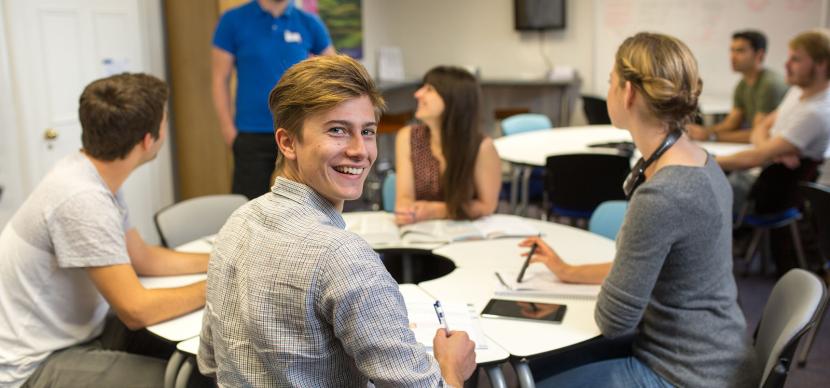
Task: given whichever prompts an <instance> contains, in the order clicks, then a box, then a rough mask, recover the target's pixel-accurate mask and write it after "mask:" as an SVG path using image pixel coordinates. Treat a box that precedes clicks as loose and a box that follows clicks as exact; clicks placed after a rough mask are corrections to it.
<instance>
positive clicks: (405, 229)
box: [346, 213, 539, 246]
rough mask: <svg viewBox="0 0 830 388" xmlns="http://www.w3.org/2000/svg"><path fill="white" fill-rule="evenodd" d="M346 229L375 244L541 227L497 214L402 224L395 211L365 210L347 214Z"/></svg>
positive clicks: (512, 233)
mask: <svg viewBox="0 0 830 388" xmlns="http://www.w3.org/2000/svg"><path fill="white" fill-rule="evenodd" d="M346 229H348V230H350V231H352V232H354V233H357V234H358V235H360V236H361V237H363V238H364V239H366V241H368V242H369V243H370V244H372V245H373V246H377V245H391V244H400V243H450V242H454V241H464V240H484V239H491V238H500V237H529V236H536V235H538V234H539V231H538V230H537V229H536V228H534V227H533V226H532V225H530V224H529V223H528V222H526V221H524V220H523V219H522V218H521V217H517V216H512V215H506V214H494V215H491V216H487V217H482V218H480V219H478V220H475V221H451V220H430V221H422V222H418V223H415V224H410V225H404V226H401V227H398V226H397V225H395V216H394V215H393V214H391V213H365V214H361V215H359V216H353V217H348V218H347V225H346Z"/></svg>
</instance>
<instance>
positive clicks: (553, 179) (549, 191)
mask: <svg viewBox="0 0 830 388" xmlns="http://www.w3.org/2000/svg"><path fill="white" fill-rule="evenodd" d="M630 171H631V161H630V158H629V157H628V156H625V155H616V154H601V153H596V154H593V153H586V154H564V155H554V156H549V157H548V158H547V162H546V164H545V194H546V201H548V202H549V204H550V206H548V207H547V209H549V210H548V211H549V212H550V214H551V215H552V216H555V217H565V218H568V219H577V220H578V219H588V218H590V217H591V214H592V213H593V212H594V209H596V208H597V206H599V204H600V203H603V202H605V201H611V200H624V199H625V193H623V190H622V184H623V181H625V178H626V177H627V176H628V173H629V172H630Z"/></svg>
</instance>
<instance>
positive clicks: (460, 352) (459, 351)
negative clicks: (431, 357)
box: [432, 329, 476, 387]
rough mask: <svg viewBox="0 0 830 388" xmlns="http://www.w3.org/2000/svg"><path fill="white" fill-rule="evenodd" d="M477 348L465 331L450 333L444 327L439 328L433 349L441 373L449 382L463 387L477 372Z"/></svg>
mask: <svg viewBox="0 0 830 388" xmlns="http://www.w3.org/2000/svg"><path fill="white" fill-rule="evenodd" d="M475 348H476V344H475V342H473V341H471V340H470V337H469V336H467V333H465V332H463V331H451V332H450V333H449V334H448V333H447V332H446V331H444V329H438V331H436V332H435V338H433V339H432V349H433V352H434V354H435V359H436V360H438V365H439V366H440V367H441V375H442V376H444V380H446V382H447V383H448V384H450V385H452V386H454V387H462V386H464V381H465V380H467V379H468V378H470V376H471V375H472V374H473V372H475V370H476V352H475Z"/></svg>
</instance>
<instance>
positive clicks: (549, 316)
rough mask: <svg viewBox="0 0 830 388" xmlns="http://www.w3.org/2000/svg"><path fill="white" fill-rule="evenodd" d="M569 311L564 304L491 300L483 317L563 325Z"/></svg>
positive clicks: (482, 313)
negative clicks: (566, 312) (563, 319)
mask: <svg viewBox="0 0 830 388" xmlns="http://www.w3.org/2000/svg"><path fill="white" fill-rule="evenodd" d="M567 309H568V306H566V305H564V304H554V303H539V302H525V301H519V300H504V299H490V302H489V303H487V306H486V307H485V308H484V311H482V312H481V316H482V317H485V318H513V319H527V320H531V321H544V322H553V323H561V322H562V318H564V317H565V311H566V310H567Z"/></svg>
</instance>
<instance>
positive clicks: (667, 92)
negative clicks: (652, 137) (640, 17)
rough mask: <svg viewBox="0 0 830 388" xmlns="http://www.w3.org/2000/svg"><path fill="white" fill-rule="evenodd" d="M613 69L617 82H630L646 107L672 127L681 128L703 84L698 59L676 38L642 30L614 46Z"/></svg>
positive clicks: (694, 106)
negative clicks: (642, 98)
mask: <svg viewBox="0 0 830 388" xmlns="http://www.w3.org/2000/svg"><path fill="white" fill-rule="evenodd" d="M614 71H616V72H617V74H618V75H619V76H620V82H621V83H624V82H625V81H629V82H631V84H632V85H633V86H634V88H635V89H637V90H639V91H640V92H641V93H642V94H643V97H644V98H645V101H646V105H647V106H648V109H649V110H650V111H651V112H652V113H653V114H654V115H655V116H656V117H657V118H658V119H660V120H661V121H663V122H665V123H667V124H668V125H669V128H670V129H672V130H676V129H679V130H683V128H684V126H685V124H686V123H688V122H689V121H691V119H692V116H693V115H694V112H695V111H696V109H697V99H698V97H699V96H700V91H701V89H702V88H703V81H702V80H701V79H700V75H699V74H698V67H697V60H695V57H694V55H692V52H691V50H689V48H688V47H687V46H686V45H685V44H684V43H683V42H681V41H680V40H679V39H677V38H675V37H672V36H668V35H663V34H656V33H648V32H641V33H639V34H637V35H634V36H632V37H629V38H628V39H626V40H625V41H624V42H623V44H622V45H620V48H619V49H618V50H617V56H616V63H615V65H614Z"/></svg>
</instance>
